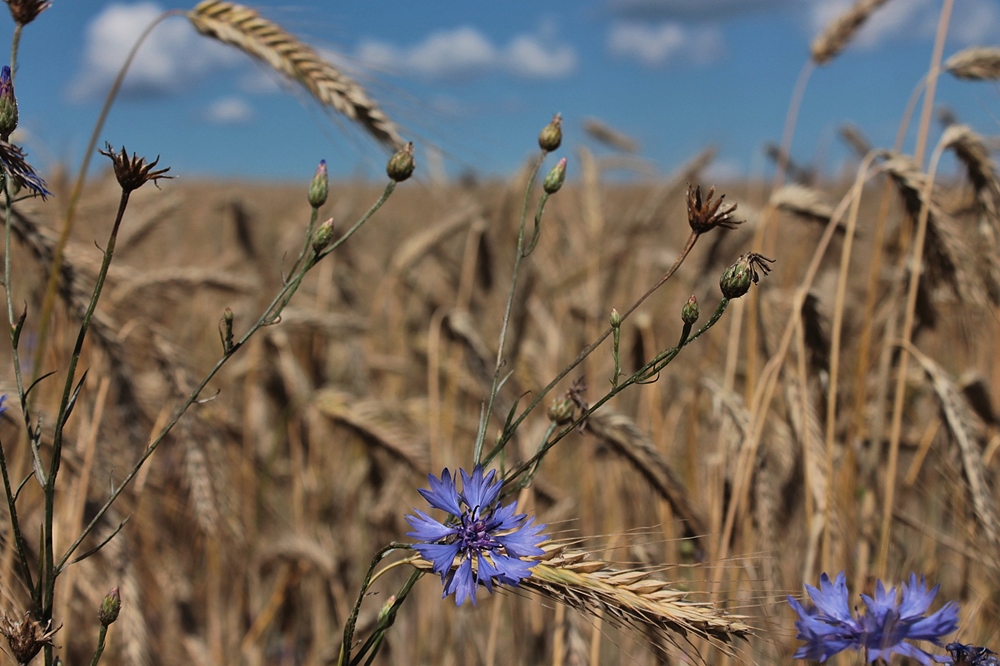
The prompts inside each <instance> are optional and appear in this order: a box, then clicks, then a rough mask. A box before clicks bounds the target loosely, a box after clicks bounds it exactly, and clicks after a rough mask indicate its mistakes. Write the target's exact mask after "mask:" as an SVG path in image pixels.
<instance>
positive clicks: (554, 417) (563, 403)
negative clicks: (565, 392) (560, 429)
mask: <svg viewBox="0 0 1000 666" xmlns="http://www.w3.org/2000/svg"><path fill="white" fill-rule="evenodd" d="M574 408H575V406H574V405H573V401H572V400H571V399H569V398H567V397H565V396H563V397H561V398H556V399H555V400H553V401H552V404H551V405H549V410H548V416H549V420H550V421H552V422H553V423H555V424H556V425H565V424H567V423H569V422H570V421H572V420H573V411H574Z"/></svg>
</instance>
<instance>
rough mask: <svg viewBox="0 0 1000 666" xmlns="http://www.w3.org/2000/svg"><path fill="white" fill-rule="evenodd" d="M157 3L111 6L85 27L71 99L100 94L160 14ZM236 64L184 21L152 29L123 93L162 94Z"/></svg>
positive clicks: (230, 54)
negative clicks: (140, 37) (80, 63)
mask: <svg viewBox="0 0 1000 666" xmlns="http://www.w3.org/2000/svg"><path fill="white" fill-rule="evenodd" d="M163 11H164V10H163V8H162V7H160V6H159V5H158V4H156V3H155V2H139V3H135V4H123V3H112V4H110V5H108V6H107V7H105V9H104V10H103V11H102V12H101V13H100V14H98V15H97V16H96V17H95V18H94V19H93V20H92V21H91V22H90V23H89V24H88V25H87V27H86V42H85V45H84V54H83V64H82V66H81V69H80V72H79V74H78V75H77V76H76V78H75V81H74V83H73V85H72V86H71V88H70V90H69V94H70V97H71V98H72V99H74V100H85V99H99V98H101V97H103V96H104V94H105V93H106V92H107V90H108V88H110V86H111V83H112V82H113V81H114V79H115V77H116V76H117V75H118V70H119V69H120V68H121V66H122V64H123V63H124V62H125V59H126V57H127V56H128V53H129V51H130V50H131V49H132V46H133V45H134V44H135V41H136V39H138V37H139V35H140V34H142V32H143V31H144V30H145V29H146V28H147V27H148V26H149V25H150V24H151V23H152V22H153V21H154V20H156V19H157V17H159V16H160V15H161V14H162V13H163ZM238 60H239V54H238V53H236V52H235V51H233V50H232V49H230V48H227V47H225V46H223V45H221V44H219V43H218V42H214V41H212V40H209V39H206V38H204V37H202V36H201V35H199V34H197V33H196V32H195V31H194V30H193V29H192V28H191V25H190V24H189V23H188V22H187V21H184V20H177V19H170V20H167V21H164V22H163V23H161V24H159V25H157V26H156V28H154V29H153V32H152V33H151V34H150V35H149V37H147V38H146V41H145V42H144V43H143V45H142V47H141V48H140V49H139V52H138V54H137V56H136V58H135V60H134V61H133V62H132V66H131V67H130V68H129V72H128V75H127V76H126V77H125V83H124V85H123V88H122V92H123V93H126V94H132V95H161V94H166V93H170V92H174V91H177V90H179V89H181V88H183V87H184V86H185V84H186V83H188V82H189V81H190V80H191V79H192V78H194V77H197V76H201V75H204V74H205V73H207V72H209V71H211V70H213V69H216V68H218V67H221V66H226V65H229V64H231V63H234V62H237V61H238Z"/></svg>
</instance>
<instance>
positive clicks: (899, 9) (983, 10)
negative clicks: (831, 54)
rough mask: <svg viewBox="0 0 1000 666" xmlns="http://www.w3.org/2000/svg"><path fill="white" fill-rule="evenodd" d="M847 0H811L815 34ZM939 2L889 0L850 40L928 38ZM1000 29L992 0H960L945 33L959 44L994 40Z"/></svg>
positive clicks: (867, 44)
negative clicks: (947, 31) (947, 32)
mask: <svg viewBox="0 0 1000 666" xmlns="http://www.w3.org/2000/svg"><path fill="white" fill-rule="evenodd" d="M853 4H854V3H853V2H852V1H851V0H813V2H812V4H811V6H810V7H809V27H810V29H811V30H812V32H813V34H819V32H820V31H822V30H823V29H824V28H825V27H826V26H827V25H828V24H829V23H830V21H833V20H834V19H836V18H837V17H838V16H840V15H841V14H843V13H844V12H845V11H847V10H848V9H849V8H850V7H851V6H852V5H853ZM940 12H941V7H940V3H939V2H936V1H935V0H906V1H905V2H889V3H886V4H885V5H884V6H882V7H880V8H879V9H877V10H875V13H874V14H872V16H871V17H870V18H869V19H868V21H867V22H865V24H864V25H863V26H862V27H861V29H860V30H859V31H858V34H857V37H856V38H855V39H854V40H853V41H852V43H853V44H854V45H856V46H857V47H858V48H861V49H872V48H876V47H878V46H881V45H882V44H885V43H886V42H891V41H897V40H902V39H913V38H917V39H931V38H933V37H934V34H935V32H936V30H937V23H938V15H939V14H940ZM998 33H1000V6H998V5H997V3H996V2H995V0H963V1H962V2H959V3H956V4H955V8H954V11H953V13H952V18H951V24H950V26H949V37H950V38H951V39H952V40H953V42H956V43H957V44H958V45H960V46H967V45H970V44H975V43H980V42H984V41H986V42H990V41H995V36H996V35H997V34H998Z"/></svg>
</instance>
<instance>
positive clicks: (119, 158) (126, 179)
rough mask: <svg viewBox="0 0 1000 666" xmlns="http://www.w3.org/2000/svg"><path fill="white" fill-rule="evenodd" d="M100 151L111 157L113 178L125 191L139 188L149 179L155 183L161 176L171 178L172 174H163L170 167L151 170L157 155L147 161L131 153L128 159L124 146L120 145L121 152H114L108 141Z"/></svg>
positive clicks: (157, 160)
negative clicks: (113, 170)
mask: <svg viewBox="0 0 1000 666" xmlns="http://www.w3.org/2000/svg"><path fill="white" fill-rule="evenodd" d="M100 153H101V155H106V156H108V157H110V158H111V161H112V162H113V163H114V167H115V178H117V179H118V184H119V185H121V186H122V190H123V191H124V192H126V193H128V192H132V191H133V190H137V189H139V188H140V187H142V186H143V185H145V184H146V183H148V182H149V181H153V182H154V183H155V182H156V181H158V180H160V179H161V178H173V176H165V175H163V174H165V173H166V172H168V171H170V167H167V168H166V169H157V170H156V171H153V167H155V166H156V164H157V163H158V162H159V161H160V158H159V157H157V158H156V159H155V160H153V161H152V162H149V163H147V162H146V158H145V157H137V156H136V154H135V153H132V158H131V159H129V156H128V153H127V152H126V151H125V146H122V151H121V153H115V149H114V148H112V147H111V144H110V143H106V144H104V150H102V151H100Z"/></svg>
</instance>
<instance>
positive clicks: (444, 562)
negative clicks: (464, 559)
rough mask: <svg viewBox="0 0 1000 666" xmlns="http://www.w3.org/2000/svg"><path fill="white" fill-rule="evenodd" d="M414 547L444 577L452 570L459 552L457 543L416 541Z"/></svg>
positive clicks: (433, 569) (435, 571) (434, 570)
mask: <svg viewBox="0 0 1000 666" xmlns="http://www.w3.org/2000/svg"><path fill="white" fill-rule="evenodd" d="M413 548H414V550H416V551H417V552H418V553H420V555H421V556H422V557H423V558H424V559H425V560H427V561H428V562H430V563H431V564H432V568H431V570H432V571H433V572H434V573H437V574H441V576H442V577H443V576H444V575H445V574H446V573H448V571H450V570H451V565H452V564H454V562H455V558H456V557H458V553H459V546H458V544H457V543H415V544H413Z"/></svg>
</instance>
